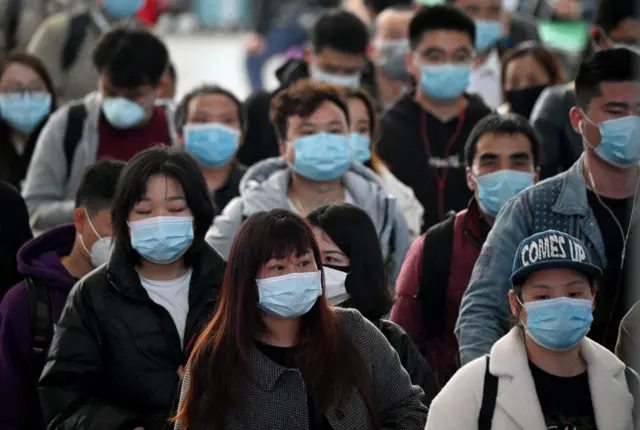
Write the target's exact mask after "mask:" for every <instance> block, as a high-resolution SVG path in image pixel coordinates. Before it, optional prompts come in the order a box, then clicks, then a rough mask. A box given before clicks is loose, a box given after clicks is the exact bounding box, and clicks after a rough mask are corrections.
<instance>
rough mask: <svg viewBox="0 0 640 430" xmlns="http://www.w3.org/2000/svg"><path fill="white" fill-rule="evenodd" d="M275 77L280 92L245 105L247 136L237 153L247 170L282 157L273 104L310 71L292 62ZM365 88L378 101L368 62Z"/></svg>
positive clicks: (255, 96) (261, 94)
mask: <svg viewBox="0 0 640 430" xmlns="http://www.w3.org/2000/svg"><path fill="white" fill-rule="evenodd" d="M276 77H277V78H278V80H279V81H280V87H279V88H278V89H277V90H275V91H274V92H273V93H269V92H267V91H264V90H258V91H256V92H254V93H253V94H252V95H251V96H249V98H248V99H247V100H246V101H245V104H244V106H245V114H246V116H247V133H246V135H245V139H244V143H243V144H242V146H241V147H240V150H239V151H238V160H239V161H240V163H242V164H244V165H245V166H252V165H254V164H255V163H257V162H258V161H262V160H265V159H267V158H271V157H277V156H278V155H280V152H279V150H278V138H277V136H276V133H275V129H274V128H273V125H272V124H271V120H270V119H269V109H270V107H271V100H272V98H273V97H274V96H275V95H276V94H278V93H279V92H280V91H283V90H285V89H287V88H289V87H290V86H291V85H292V84H293V83H294V82H296V81H298V80H300V79H306V78H308V77H309V67H308V66H307V63H306V62H304V61H303V60H295V59H294V60H289V61H287V62H286V63H284V64H283V65H282V66H281V67H280V68H279V69H278V70H277V71H276ZM362 88H364V89H365V90H367V91H368V92H369V94H371V95H372V96H373V97H376V95H377V92H376V88H377V87H376V81H375V71H374V67H373V65H372V64H371V63H370V62H367V64H366V66H365V68H364V70H363V72H362Z"/></svg>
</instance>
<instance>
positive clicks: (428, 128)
mask: <svg viewBox="0 0 640 430" xmlns="http://www.w3.org/2000/svg"><path fill="white" fill-rule="evenodd" d="M467 97H468V100H469V102H468V104H467V107H466V108H465V109H464V110H463V111H461V114H460V115H458V116H456V117H455V118H452V119H451V120H449V121H447V122H445V123H443V122H441V121H440V120H439V119H438V118H436V117H435V116H433V115H431V114H430V113H429V112H426V111H424V110H422V108H421V107H420V106H419V105H418V104H417V103H416V102H415V100H414V98H415V94H414V93H413V92H408V93H405V94H404V95H403V96H401V97H400V99H398V101H396V103H394V105H393V106H391V107H390V108H389V110H387V111H386V112H385V113H384V114H383V116H382V119H381V121H380V124H381V130H382V137H381V139H380V141H379V142H378V144H377V152H378V154H379V155H380V157H381V158H382V159H383V160H384V161H385V162H386V163H387V164H388V166H389V169H390V170H391V172H392V173H393V174H394V175H395V176H396V177H397V178H398V179H399V180H400V181H402V182H404V183H405V184H407V185H408V186H409V187H411V188H412V189H413V192H414V193H415V195H416V197H417V198H418V200H419V201H420V203H421V204H422V206H423V207H424V224H423V231H425V230H427V229H428V228H429V227H431V226H432V225H434V224H436V223H438V222H440V221H442V220H443V219H444V216H445V214H446V213H447V212H448V211H451V210H453V211H456V212H457V211H460V210H462V209H464V208H466V207H467V204H468V203H469V199H470V198H471V196H472V194H471V191H470V190H469V188H468V187H467V180H466V175H465V162H464V147H465V143H466V142H467V138H468V137H469V134H470V133H471V130H472V129H473V127H474V126H475V125H476V123H477V122H478V121H480V120H481V119H482V118H483V117H485V116H486V115H488V114H489V113H491V110H490V109H489V108H488V107H487V106H486V105H485V104H484V102H483V101H482V100H481V99H480V98H479V97H478V96H474V95H470V96H467ZM454 137H455V139H454ZM452 139H453V140H452ZM447 146H449V148H447Z"/></svg>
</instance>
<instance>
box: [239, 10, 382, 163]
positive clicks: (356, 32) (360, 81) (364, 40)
mask: <svg viewBox="0 0 640 430" xmlns="http://www.w3.org/2000/svg"><path fill="white" fill-rule="evenodd" d="M309 40H310V43H309V46H307V47H306V48H305V51H304V59H302V60H298V59H292V60H288V61H287V62H286V63H284V64H283V65H282V66H281V67H280V68H279V69H278V70H277V71H276V77H277V78H278V80H279V81H280V88H278V89H277V90H276V91H275V92H273V93H269V92H266V91H257V92H255V93H254V94H252V95H251V96H250V97H249V98H248V99H247V101H246V102H245V107H246V112H247V134H246V137H245V142H244V145H242V148H240V151H239V152H238V159H239V160H240V162H241V163H242V164H244V165H246V166H250V165H252V164H255V163H257V162H258V161H261V160H264V159H265V158H269V157H275V156H277V155H278V138H277V136H276V134H275V132H274V130H273V126H272V125H271V122H270V120H269V107H270V105H271V100H272V98H274V97H275V96H276V95H277V94H278V93H279V92H281V91H283V90H285V89H287V88H289V86H291V85H292V84H293V83H295V82H296V81H298V80H300V79H306V78H311V79H313V80H314V81H316V82H324V83H327V84H331V85H337V86H342V87H360V86H362V87H363V88H365V89H366V90H367V91H368V92H369V93H370V94H372V95H374V96H375V93H376V85H375V74H374V69H373V66H372V65H371V63H370V62H369V60H368V59H367V48H368V45H369V31H368V29H367V27H366V25H365V24H364V23H363V22H362V21H361V20H360V19H359V18H358V17H357V16H355V15H354V14H352V13H351V12H347V11H344V10H340V9H336V10H333V11H331V12H327V13H325V14H323V15H322V16H321V17H320V18H319V19H318V20H317V21H316V23H315V24H314V25H313V28H312V29H311V30H310V32H309Z"/></svg>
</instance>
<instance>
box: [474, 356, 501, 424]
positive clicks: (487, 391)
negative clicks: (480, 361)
mask: <svg viewBox="0 0 640 430" xmlns="http://www.w3.org/2000/svg"><path fill="white" fill-rule="evenodd" d="M485 357H486V361H487V368H486V370H485V372H484V388H483V389H482V406H481V407H480V414H479V415H478V430H491V426H492V424H493V412H494V411H495V409H496V398H497V397H498V377H497V376H494V375H492V374H491V372H490V371H489V364H490V363H491V358H490V357H489V355H486V356H485Z"/></svg>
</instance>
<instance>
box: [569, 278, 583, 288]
mask: <svg viewBox="0 0 640 430" xmlns="http://www.w3.org/2000/svg"><path fill="white" fill-rule="evenodd" d="M586 283H587V280H586V279H584V278H576V279H574V280H572V281H570V282H568V283H567V284H566V285H565V287H572V286H574V285H582V284H586Z"/></svg>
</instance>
